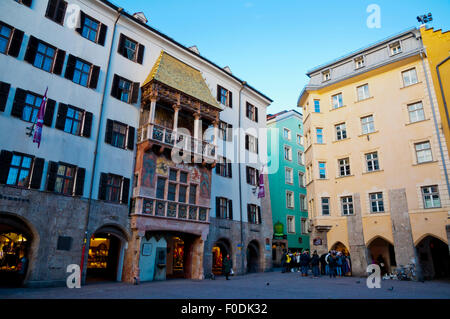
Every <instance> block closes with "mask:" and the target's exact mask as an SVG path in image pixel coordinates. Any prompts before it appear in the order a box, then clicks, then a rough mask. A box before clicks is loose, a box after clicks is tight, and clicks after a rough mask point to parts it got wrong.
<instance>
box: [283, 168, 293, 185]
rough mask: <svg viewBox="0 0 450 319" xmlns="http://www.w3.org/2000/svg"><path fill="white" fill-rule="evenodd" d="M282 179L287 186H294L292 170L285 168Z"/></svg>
mask: <svg viewBox="0 0 450 319" xmlns="http://www.w3.org/2000/svg"><path fill="white" fill-rule="evenodd" d="M284 178H285V182H286V183H287V184H294V170H293V169H292V168H290V167H285V168H284Z"/></svg>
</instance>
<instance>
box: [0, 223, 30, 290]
mask: <svg viewBox="0 0 450 319" xmlns="http://www.w3.org/2000/svg"><path fill="white" fill-rule="evenodd" d="M31 241H32V236H31V231H29V229H28V227H27V226H26V225H25V224H24V223H23V222H22V221H21V220H20V219H18V218H16V217H13V216H2V217H0V286H21V285H22V284H23V282H24V279H25V277H26V274H27V271H28V269H29V261H30V256H29V255H30V250H31Z"/></svg>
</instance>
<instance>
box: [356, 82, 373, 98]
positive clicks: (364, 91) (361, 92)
mask: <svg viewBox="0 0 450 319" xmlns="http://www.w3.org/2000/svg"><path fill="white" fill-rule="evenodd" d="M356 91H357V92H358V101H362V100H365V99H368V98H369V97H370V96H369V85H368V84H364V85H361V86H358V87H357V88H356Z"/></svg>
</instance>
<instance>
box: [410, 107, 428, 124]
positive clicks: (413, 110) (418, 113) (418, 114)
mask: <svg viewBox="0 0 450 319" xmlns="http://www.w3.org/2000/svg"><path fill="white" fill-rule="evenodd" d="M408 113H409V122H410V123H414V122H419V121H423V120H425V113H424V111H423V105H422V102H418V103H414V104H410V105H408Z"/></svg>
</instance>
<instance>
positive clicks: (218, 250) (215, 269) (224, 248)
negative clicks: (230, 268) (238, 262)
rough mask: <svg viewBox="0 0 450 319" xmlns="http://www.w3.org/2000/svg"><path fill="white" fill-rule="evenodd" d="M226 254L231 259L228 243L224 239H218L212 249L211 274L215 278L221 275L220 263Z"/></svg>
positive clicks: (221, 266)
mask: <svg viewBox="0 0 450 319" xmlns="http://www.w3.org/2000/svg"><path fill="white" fill-rule="evenodd" d="M227 254H228V255H230V258H231V259H233V255H232V251H231V244H230V241H229V240H228V239H226V238H220V239H219V240H217V241H216V242H215V243H214V246H213V248H212V273H213V274H214V275H215V276H220V275H222V268H223V265H222V261H223V258H225V257H226V256H227Z"/></svg>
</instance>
